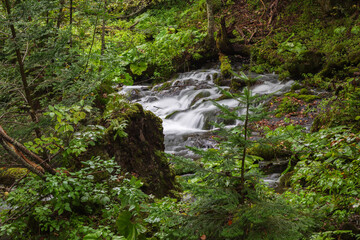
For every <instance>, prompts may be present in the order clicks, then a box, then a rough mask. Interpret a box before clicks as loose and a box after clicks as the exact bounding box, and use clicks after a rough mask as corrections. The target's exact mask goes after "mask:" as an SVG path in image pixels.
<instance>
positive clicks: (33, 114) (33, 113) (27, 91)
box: [3, 0, 41, 138]
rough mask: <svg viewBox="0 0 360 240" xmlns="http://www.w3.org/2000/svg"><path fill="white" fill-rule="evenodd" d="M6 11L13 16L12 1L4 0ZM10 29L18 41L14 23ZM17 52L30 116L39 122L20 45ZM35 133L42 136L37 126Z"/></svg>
mask: <svg viewBox="0 0 360 240" xmlns="http://www.w3.org/2000/svg"><path fill="white" fill-rule="evenodd" d="M3 2H4V5H5V8H6V11H7V13H8V16H11V8H10V3H9V0H3ZM9 27H10V30H11V35H12V39H13V40H14V42H16V31H15V27H14V25H13V24H9ZM15 52H16V58H17V62H18V64H19V71H20V76H21V81H22V85H23V89H24V92H25V98H26V99H25V100H26V102H27V104H28V105H29V106H30V117H31V120H32V121H33V122H34V123H38V118H37V115H36V108H35V105H34V102H33V100H32V97H31V93H30V89H29V85H28V82H27V77H26V73H25V69H24V63H23V59H22V56H21V53H20V49H19V48H18V47H16V48H15ZM35 133H36V137H38V138H40V137H41V131H40V129H39V128H35Z"/></svg>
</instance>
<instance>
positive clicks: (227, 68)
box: [219, 54, 232, 77]
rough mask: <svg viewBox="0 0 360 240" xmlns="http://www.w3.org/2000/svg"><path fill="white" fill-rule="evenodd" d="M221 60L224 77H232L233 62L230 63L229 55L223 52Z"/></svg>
mask: <svg viewBox="0 0 360 240" xmlns="http://www.w3.org/2000/svg"><path fill="white" fill-rule="evenodd" d="M219 60H220V63H221V65H220V71H221V74H222V75H223V76H224V77H230V76H231V71H232V68H231V63H230V60H229V58H228V56H226V55H222V54H221V55H220V57H219Z"/></svg>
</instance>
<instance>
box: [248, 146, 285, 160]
mask: <svg viewBox="0 0 360 240" xmlns="http://www.w3.org/2000/svg"><path fill="white" fill-rule="evenodd" d="M290 147H291V144H290V143H288V142H277V143H274V144H267V143H262V144H260V143H257V144H255V145H254V146H253V147H251V148H249V149H248V154H250V155H254V156H258V157H261V158H263V159H264V160H265V161H271V160H274V159H277V158H281V157H285V156H289V155H291V152H290Z"/></svg>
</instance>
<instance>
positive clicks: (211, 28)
mask: <svg viewBox="0 0 360 240" xmlns="http://www.w3.org/2000/svg"><path fill="white" fill-rule="evenodd" d="M206 6H207V20H208V30H207V39H206V45H207V47H208V48H209V49H211V50H215V46H216V44H215V39H214V33H215V18H214V3H213V0H206Z"/></svg>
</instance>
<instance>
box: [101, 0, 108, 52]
mask: <svg viewBox="0 0 360 240" xmlns="http://www.w3.org/2000/svg"><path fill="white" fill-rule="evenodd" d="M106 7H107V1H106V0H105V1H104V13H103V22H102V27H101V56H103V55H104V52H105V48H106V46H105V27H106V16H105V15H106Z"/></svg>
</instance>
